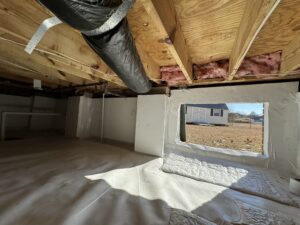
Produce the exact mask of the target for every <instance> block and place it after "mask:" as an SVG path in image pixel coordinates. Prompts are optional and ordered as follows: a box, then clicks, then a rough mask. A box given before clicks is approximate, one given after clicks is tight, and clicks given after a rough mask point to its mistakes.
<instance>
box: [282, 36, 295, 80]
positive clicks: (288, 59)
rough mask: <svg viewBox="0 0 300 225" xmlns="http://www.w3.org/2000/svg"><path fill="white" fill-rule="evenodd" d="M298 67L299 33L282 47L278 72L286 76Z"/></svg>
mask: <svg viewBox="0 0 300 225" xmlns="http://www.w3.org/2000/svg"><path fill="white" fill-rule="evenodd" d="M298 68H300V33H298V34H296V35H295V37H294V40H292V41H291V43H290V44H289V45H288V46H286V47H285V48H284V49H283V52H282V61H281V70H280V74H281V75H282V76H286V75H288V74H289V73H291V72H292V71H293V70H296V69H298Z"/></svg>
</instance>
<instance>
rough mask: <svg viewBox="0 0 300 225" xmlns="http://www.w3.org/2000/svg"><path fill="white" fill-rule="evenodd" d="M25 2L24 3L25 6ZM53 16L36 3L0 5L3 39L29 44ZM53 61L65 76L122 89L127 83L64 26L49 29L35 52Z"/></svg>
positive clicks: (28, 0)
mask: <svg viewBox="0 0 300 225" xmlns="http://www.w3.org/2000/svg"><path fill="white" fill-rule="evenodd" d="M24 2H25V3H24ZM50 16H51V14H49V12H48V11H47V10H46V9H45V8H43V7H42V6H41V5H40V4H38V3H37V2H36V1H35V0H24V1H23V2H22V3H21V2H20V1H14V2H6V1H1V2H0V20H1V25H0V30H1V31H0V36H1V37H2V38H3V39H6V40H11V41H12V42H14V43H17V44H19V45H22V46H23V47H24V45H26V44H27V43H28V41H29V40H30V38H31V36H32V35H33V34H34V32H35V31H36V29H37V28H38V26H39V25H40V24H41V22H42V21H43V20H44V19H46V18H49V17H50ZM35 54H39V55H40V56H41V57H44V58H47V59H48V60H51V61H52V62H54V65H53V66H54V67H56V66H57V67H58V68H57V70H60V71H63V73H67V74H74V75H75V76H78V77H81V78H83V79H87V80H89V79H93V78H97V79H98V78H100V79H103V80H107V81H109V82H113V83H115V84H117V85H119V86H125V84H124V83H123V82H122V81H121V80H120V79H119V78H118V77H117V75H116V74H114V73H112V72H111V70H110V69H109V67H108V66H107V65H106V64H105V63H104V62H103V61H102V60H101V58H100V57H99V56H98V55H97V54H96V53H95V52H94V51H93V50H92V49H91V48H90V47H89V46H88V45H87V43H86V42H85V41H84V40H83V38H82V36H81V35H80V33H79V32H77V31H75V30H74V29H72V28H70V27H69V26H67V25H65V24H62V25H59V26H57V27H54V28H53V29H51V30H49V31H48V32H47V34H46V35H45V37H44V38H43V39H42V41H41V42H40V44H39V45H38V47H37V50H36V51H35Z"/></svg>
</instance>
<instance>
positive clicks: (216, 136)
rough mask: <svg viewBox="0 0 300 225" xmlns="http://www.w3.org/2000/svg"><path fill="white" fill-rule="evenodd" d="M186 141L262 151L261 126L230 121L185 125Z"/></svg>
mask: <svg viewBox="0 0 300 225" xmlns="http://www.w3.org/2000/svg"><path fill="white" fill-rule="evenodd" d="M186 139H187V142H189V143H193V144H201V145H206V146H211V147H218V148H229V149H233V150H240V151H243V150H246V151H252V152H257V153H263V126H262V125H259V124H252V125H251V128H250V125H249V124H246V123H231V124H230V125H229V126H201V125H191V124H187V125H186Z"/></svg>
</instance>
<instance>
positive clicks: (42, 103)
mask: <svg viewBox="0 0 300 225" xmlns="http://www.w3.org/2000/svg"><path fill="white" fill-rule="evenodd" d="M66 102H67V100H66V99H55V98H48V97H41V96H35V97H34V98H33V97H21V96H14V95H3V94H1V95H0V114H1V113H2V112H8V111H9V112H30V111H31V109H32V111H33V112H48V113H62V114H65V111H66ZM64 123H65V117H64V116H63V117H46V116H32V117H31V119H30V120H29V116H23V115H22V116H14V115H10V116H8V117H7V121H6V130H7V131H16V130H18V131H19V130H35V131H48V130H57V131H63V130H64V127H65V124H64ZM0 125H1V121H0Z"/></svg>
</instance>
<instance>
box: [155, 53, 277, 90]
mask: <svg viewBox="0 0 300 225" xmlns="http://www.w3.org/2000/svg"><path fill="white" fill-rule="evenodd" d="M280 63H281V51H277V52H273V53H268V54H263V55H257V56H251V57H246V58H245V59H244V61H243V62H242V64H241V66H240V68H239V70H238V71H237V74H236V76H235V77H236V78H239V77H240V78H242V77H247V76H257V77H268V76H276V74H278V73H279V70H280ZM228 67H229V61H228V60H219V61H216V62H210V63H207V64H203V65H194V66H193V69H194V76H195V79H196V80H207V79H214V78H223V79H225V78H226V77H227V76H228ZM160 71H161V75H162V81H165V82H167V83H168V85H169V86H173V85H177V84H179V83H183V82H185V81H186V79H185V77H184V75H183V73H182V72H181V70H180V68H179V66H165V67H161V70H160Z"/></svg>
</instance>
